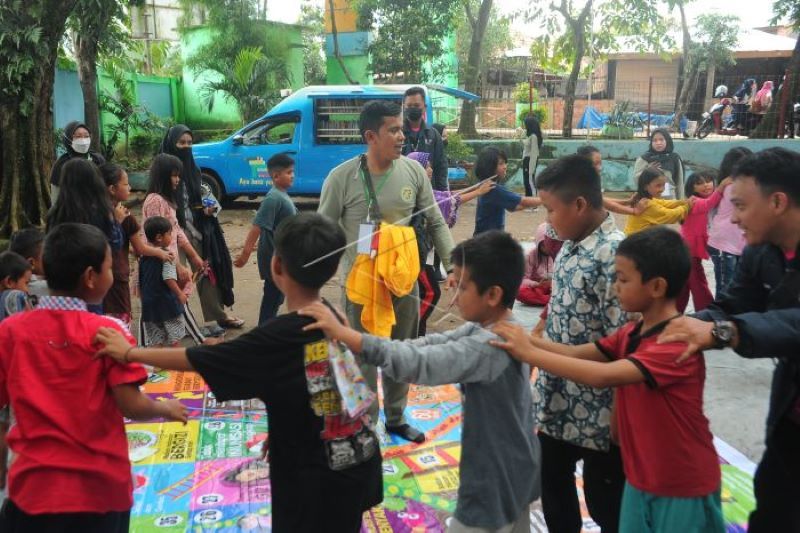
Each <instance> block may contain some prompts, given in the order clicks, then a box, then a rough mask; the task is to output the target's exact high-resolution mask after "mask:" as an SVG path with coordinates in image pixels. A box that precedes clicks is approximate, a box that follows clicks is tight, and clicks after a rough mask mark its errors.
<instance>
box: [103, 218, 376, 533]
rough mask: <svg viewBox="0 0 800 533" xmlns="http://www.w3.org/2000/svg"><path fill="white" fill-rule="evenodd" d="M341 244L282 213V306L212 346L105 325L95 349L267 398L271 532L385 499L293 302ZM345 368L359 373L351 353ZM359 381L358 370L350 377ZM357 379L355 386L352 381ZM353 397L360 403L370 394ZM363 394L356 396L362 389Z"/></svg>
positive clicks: (367, 432) (362, 428)
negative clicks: (128, 338)
mask: <svg viewBox="0 0 800 533" xmlns="http://www.w3.org/2000/svg"><path fill="white" fill-rule="evenodd" d="M344 248H345V237H344V232H343V231H342V229H341V228H340V227H339V226H338V225H337V224H336V223H334V222H331V221H330V220H329V219H327V218H325V217H324V216H322V215H318V214H312V213H303V214H299V215H295V216H292V217H289V218H287V219H286V220H284V221H283V222H282V223H281V224H280V226H279V227H278V230H277V232H276V233H275V254H274V255H273V257H272V263H271V276H272V280H273V281H274V282H275V283H276V285H277V286H278V288H279V289H280V290H281V292H283V294H285V295H286V305H287V308H288V313H287V314H284V315H280V316H278V317H276V318H274V319H273V320H270V321H268V322H267V323H266V324H264V325H263V326H259V327H257V328H254V329H253V330H252V331H250V332H249V333H245V334H244V335H242V336H240V337H238V338H236V339H234V340H231V341H229V342H225V343H223V344H219V345H217V346H197V347H193V348H189V349H185V348H136V349H129V348H130V346H128V345H126V344H125V343H124V342H122V338H121V336H120V335H119V333H118V332H115V331H114V330H111V329H108V328H103V329H101V330H100V331H99V332H98V334H97V341H98V343H100V344H104V345H105V348H103V349H102V350H101V352H100V353H101V354H105V355H109V356H111V357H113V358H114V359H115V360H117V361H140V362H143V363H147V364H152V365H154V366H158V367H159V368H166V369H172V370H195V371H197V372H199V373H200V375H201V376H202V377H203V379H205V380H206V382H207V383H208V385H209V387H211V390H212V391H213V393H214V395H215V396H216V397H217V399H218V400H220V401H225V400H233V399H249V398H259V399H261V400H262V401H263V402H264V403H265V404H266V407H267V416H268V419H269V428H270V435H269V436H270V440H269V452H268V458H269V462H270V481H271V485H272V527H273V531H275V532H276V533H283V532H291V533H305V532H307V533H318V532H321V531H336V532H353V533H355V532H357V531H359V530H360V528H361V517H362V515H363V513H364V511H367V510H368V509H370V508H371V507H374V506H375V505H377V504H379V503H381V501H382V500H383V476H382V470H381V453H380V448H379V445H378V439H377V437H376V436H375V433H374V432H373V430H372V428H371V425H370V424H369V422H368V421H367V420H365V419H364V418H363V417H361V416H358V415H350V414H349V412H348V410H345V408H344V406H345V405H349V402H348V401H347V400H348V399H349V396H348V395H347V394H346V392H347V390H348V389H347V387H345V386H342V384H341V382H340V380H339V379H338V378H337V375H338V370H337V369H334V364H335V360H336V361H338V360H339V359H336V358H335V354H334V352H335V350H333V349H332V347H333V346H334V345H333V344H331V343H329V342H328V341H327V340H326V339H325V336H324V334H323V333H322V332H319V331H304V328H305V327H306V326H308V325H309V324H311V323H312V322H313V320H312V319H311V318H308V317H303V316H300V315H298V314H297V310H299V309H301V308H303V307H305V306H306V305H308V304H311V303H314V302H320V301H321V298H320V295H319V291H320V289H321V288H322V286H323V285H324V284H325V283H326V282H327V281H328V280H329V279H330V278H331V277H332V276H333V275H334V274H335V273H336V269H337V267H338V265H339V259H340V257H341V255H342V253H343V251H344ZM349 368H350V370H351V371H355V372H358V377H360V372H359V371H358V367H357V366H356V365H355V363H354V362H353V364H352V365H350V367H349ZM359 382H360V383H361V384H362V385H363V378H361V379H360V380H359V379H355V380H353V381H352V382H351V385H352V384H353V383H359ZM356 388H357V387H356ZM362 390H365V391H366V392H367V393H368V394H367V398H365V399H364V401H362V402H361V407H362V409H360V411H361V412H363V411H364V410H366V408H367V407H368V405H369V399H371V398H372V397H371V393H369V390H368V389H367V388H366V387H362ZM362 398H364V396H363V395H362Z"/></svg>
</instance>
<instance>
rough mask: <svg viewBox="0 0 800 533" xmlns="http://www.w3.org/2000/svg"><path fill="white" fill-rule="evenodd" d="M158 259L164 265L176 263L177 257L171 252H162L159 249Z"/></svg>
mask: <svg viewBox="0 0 800 533" xmlns="http://www.w3.org/2000/svg"><path fill="white" fill-rule="evenodd" d="M156 257H157V258H158V259H159V260H161V261H163V262H164V263H172V262H173V261H175V256H174V255H173V254H172V252H170V251H169V250H162V249H160V248H158V255H156Z"/></svg>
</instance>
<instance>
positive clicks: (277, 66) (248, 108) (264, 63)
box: [200, 43, 288, 123]
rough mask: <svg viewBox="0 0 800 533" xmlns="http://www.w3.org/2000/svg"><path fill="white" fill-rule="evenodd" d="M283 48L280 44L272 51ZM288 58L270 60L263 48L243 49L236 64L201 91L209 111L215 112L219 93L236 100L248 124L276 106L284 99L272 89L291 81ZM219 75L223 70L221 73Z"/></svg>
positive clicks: (280, 56) (279, 57) (225, 67)
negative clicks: (288, 76) (288, 71)
mask: <svg viewBox="0 0 800 533" xmlns="http://www.w3.org/2000/svg"><path fill="white" fill-rule="evenodd" d="M278 46H279V43H276V44H275V45H274V46H273V48H272V50H275V49H276V48H277V47H278ZM283 57H284V55H283V54H278V55H276V56H273V57H266V56H265V55H264V53H263V52H262V50H261V48H242V49H241V50H239V53H238V54H236V57H235V59H234V61H233V63H230V62H229V63H227V64H226V65H225V66H224V67H223V71H222V72H220V74H222V76H221V78H220V79H218V80H216V81H209V82H207V83H206V84H205V85H204V86H203V89H202V91H201V93H200V94H201V97H202V98H203V100H204V102H205V103H206V106H208V110H209V111H212V110H213V109H214V102H215V100H216V95H217V92H221V93H223V95H224V97H225V98H227V99H229V100H234V101H235V102H236V103H237V104H238V105H239V113H240V114H241V116H242V120H243V122H244V123H248V122H251V121H253V120H255V119H257V118H258V117H260V116H261V115H263V114H264V112H265V111H266V110H267V109H269V108H270V107H272V106H273V105H274V104H276V103H277V101H278V100H279V99H280V97H279V95H278V94H277V93H276V92H275V91H273V90H271V88H272V87H285V86H286V85H287V84H288V79H287V77H286V76H285V74H283V75H282V73H285V72H286V65H285V62H284V60H283ZM217 72H219V71H217Z"/></svg>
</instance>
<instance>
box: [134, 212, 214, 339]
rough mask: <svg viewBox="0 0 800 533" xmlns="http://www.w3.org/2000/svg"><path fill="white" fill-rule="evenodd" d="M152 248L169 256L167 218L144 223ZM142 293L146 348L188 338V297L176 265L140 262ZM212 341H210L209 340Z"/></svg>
mask: <svg viewBox="0 0 800 533" xmlns="http://www.w3.org/2000/svg"><path fill="white" fill-rule="evenodd" d="M144 234H145V236H146V237H147V242H148V243H149V244H150V246H152V247H155V248H157V249H159V250H163V251H164V252H165V253H169V245H170V244H172V223H171V222H170V221H169V220H167V219H166V218H164V217H150V218H148V219H147V220H146V221H145V223H144ZM139 291H140V293H141V296H142V328H143V330H144V333H145V334H144V338H143V339H142V344H143V345H144V346H175V345H177V344H178V342H180V340H181V339H182V338H184V337H185V336H186V323H185V322H184V318H183V309H184V306H185V305H186V301H187V299H188V297H187V296H186V293H185V292H184V291H183V289H182V288H181V286H180V285H179V284H178V271H177V268H176V267H175V262H174V261H164V260H163V259H162V258H160V257H156V256H143V257H142V258H141V260H140V261H139ZM206 340H210V339H206Z"/></svg>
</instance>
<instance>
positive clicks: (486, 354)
mask: <svg viewBox="0 0 800 533" xmlns="http://www.w3.org/2000/svg"><path fill="white" fill-rule="evenodd" d="M451 257H452V263H453V265H454V266H455V270H454V274H455V277H456V279H458V280H459V284H458V289H457V291H458V293H457V296H456V305H458V307H459V310H460V311H461V315H462V317H463V318H464V319H465V320H467V321H469V322H468V323H466V324H464V325H463V326H461V327H458V328H456V329H454V330H452V331H449V332H447V333H443V334H436V333H433V334H430V335H427V336H425V337H421V338H419V339H415V340H407V341H394V340H390V339H384V338H380V337H375V336H372V335H368V334H364V333H360V332H358V331H356V330H354V329H351V328H349V327H347V326H346V325H344V324H342V323H341V322H340V321H339V319H338V318H337V317H336V316H334V314H333V313H332V312H331V310H330V309H329V308H328V307H326V306H324V305H322V304H314V305H310V306H308V307H306V308H304V309H302V310H301V314H303V315H307V316H311V317H313V318H314V319H315V320H316V322H314V323H313V324H311V325H309V326H306V329H307V330H314V329H321V330H323V331H324V332H325V334H326V335H327V336H328V337H329V338H332V339H338V340H339V341H341V342H343V343H344V344H346V345H347V346H348V347H349V348H350V349H351V350H352V351H353V352H355V353H358V354H360V356H361V360H362V361H363V362H364V363H366V364H372V365H376V366H379V367H380V368H381V369H382V371H383V373H384V375H388V376H390V377H391V378H393V379H395V380H397V381H401V382H406V383H419V384H422V385H443V384H445V383H461V384H462V385H463V390H464V426H463V429H462V439H461V441H462V448H461V450H462V451H461V462H460V466H459V469H460V473H459V488H458V503H457V504H456V511H455V516H454V518H453V523H452V524H450V526H449V528H448V532H450V533H454V532H466V531H475V530H474V529H473V528H480V531H482V532H483V531H503V532H507V531H508V532H511V531H513V532H517V531H529V530H530V514H529V510H528V508H529V504H530V503H531V502H532V501H533V500H535V499H537V498H538V497H539V492H540V491H539V475H540V462H539V443H538V440H537V438H536V434H535V432H534V427H533V405H532V401H531V387H530V381H529V380H530V368H529V367H528V365H527V364H521V363H519V362H516V361H514V360H513V359H512V358H511V357H509V355H508V354H507V353H505V352H503V351H502V350H499V349H497V348H495V347H492V346H490V345H489V343H488V342H487V341H489V340H490V339H493V338H495V336H494V334H492V333H491V331H490V330H489V329H486V328H488V327H490V326H491V325H493V324H495V323H496V322H498V321H500V320H513V315H512V313H511V306H512V305H513V303H514V297H515V296H516V294H517V289H518V288H519V284H520V282H521V281H522V276H523V273H524V270H525V259H524V256H523V253H522V248H521V247H520V245H519V244H518V243H517V242H516V241H515V240H514V239H513V238H512V237H511V236H510V235H509V234H507V233H503V232H500V231H491V232H487V233H482V234H481V235H478V236H477V237H473V238H472V239H469V240H467V241H465V242H462V243H461V244H459V245H458V246H456V247H455V248H454V249H453V252H452V255H451ZM498 265H502V268H498Z"/></svg>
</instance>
